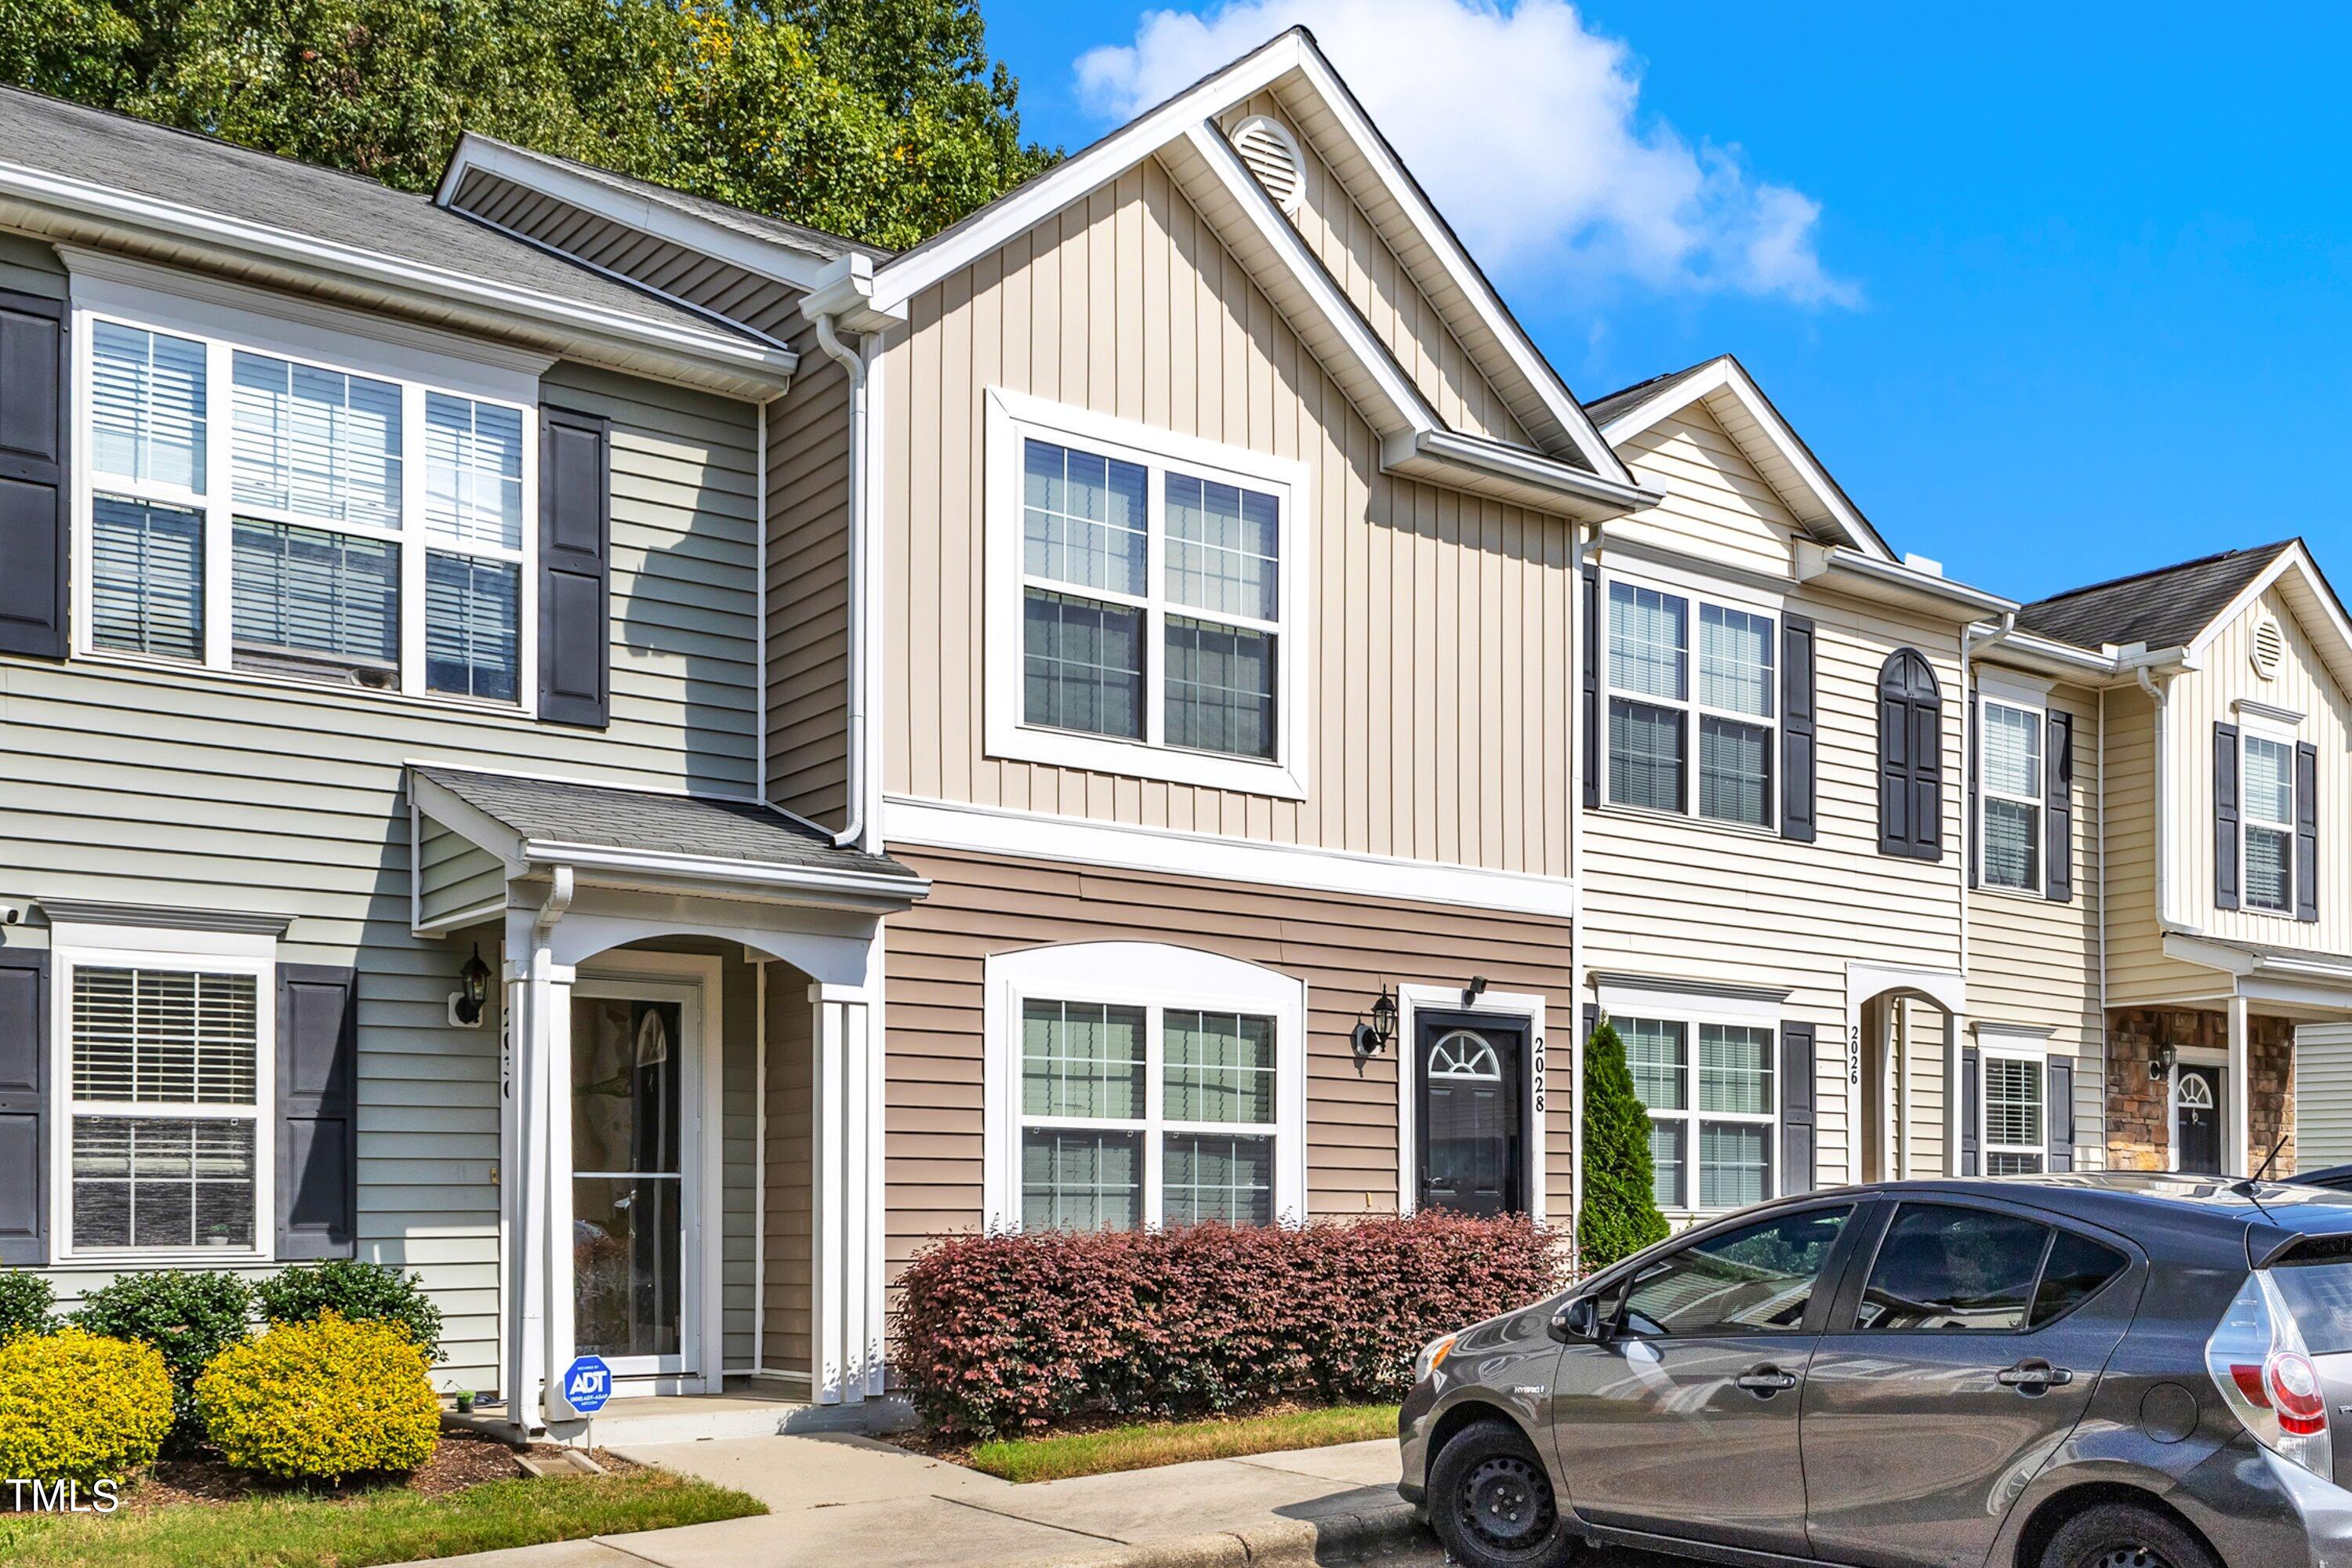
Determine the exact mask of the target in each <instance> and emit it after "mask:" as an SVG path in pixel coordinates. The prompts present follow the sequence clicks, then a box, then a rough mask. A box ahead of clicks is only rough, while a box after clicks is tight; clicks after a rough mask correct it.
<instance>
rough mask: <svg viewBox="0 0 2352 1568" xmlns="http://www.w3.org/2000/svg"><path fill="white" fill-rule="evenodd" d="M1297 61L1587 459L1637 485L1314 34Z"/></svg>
mask: <svg viewBox="0 0 2352 1568" xmlns="http://www.w3.org/2000/svg"><path fill="white" fill-rule="evenodd" d="M1298 64H1299V68H1300V73H1301V75H1303V76H1304V77H1305V79H1306V80H1307V83H1308V85H1310V86H1311V87H1312V88H1313V89H1314V90H1315V91H1316V92H1317V93H1318V95H1319V96H1320V97H1321V99H1322V100H1323V101H1324V104H1325V106H1326V107H1327V108H1328V110H1330V113H1331V117H1332V119H1333V120H1334V121H1336V122H1337V123H1338V124H1339V128H1340V129H1341V130H1342V131H1344V132H1346V133H1347V135H1348V139H1349V141H1350V142H1353V143H1354V144H1355V148H1356V151H1357V153H1358V154H1359V155H1360V156H1361V157H1362V158H1363V160H1364V162H1365V163H1368V164H1370V166H1371V168H1372V171H1373V172H1374V173H1375V174H1378V175H1379V176H1380V179H1381V184H1382V185H1383V186H1385V187H1386V188H1387V190H1388V193H1389V195H1390V196H1391V198H1392V199H1393V200H1394V201H1395V202H1396V204H1397V206H1398V209H1399V210H1400V211H1402V213H1403V214H1404V215H1405V216H1406V218H1407V219H1408V220H1409V221H1410V222H1411V223H1412V227H1413V231H1414V233H1415V235H1416V236H1417V237H1419V238H1420V240H1421V242H1422V243H1423V245H1425V246H1427V247H1429V253H1430V255H1431V256H1433V257H1434V258H1436V260H1437V263H1438V265H1439V266H1440V267H1441V268H1443V269H1444V275H1445V277H1446V279H1448V280H1449V281H1450V282H1452V283H1453V285H1454V287H1455V288H1456V289H1460V290H1461V291H1462V295H1463V297H1464V298H1465V299H1466V300H1469V301H1470V304H1471V306H1472V308H1473V309H1474V310H1475V311H1476V313H1477V315H1478V317H1479V319H1480V320H1481V321H1483V322H1484V323H1485V325H1486V329H1487V330H1488V331H1491V332H1493V333H1494V335H1495V341H1496V342H1497V343H1498V344H1500V345H1501V347H1502V350H1503V353H1504V354H1505V356H1506V357H1507V361H1508V363H1509V364H1510V366H1511V368H1512V369H1513V371H1515V372H1516V373H1517V375H1518V376H1519V377H1520V378H1521V379H1522V380H1523V381H1525V382H1526V383H1527V384H1528V387H1529V389H1530V390H1532V391H1533V393H1534V394H1535V395H1536V397H1537V398H1538V400H1539V401H1540V402H1541V403H1542V405H1543V406H1544V408H1545V410H1546V411H1547V412H1549V414H1550V415H1551V416H1552V417H1553V418H1554V419H1556V420H1558V421H1559V425H1560V427H1561V428H1562V429H1563V430H1564V431H1565V432H1566V433H1567V434H1568V436H1569V437H1570V439H1571V440H1572V441H1574V442H1575V443H1576V447H1577V450H1579V451H1580V452H1582V453H1583V454H1584V457H1585V460H1586V461H1587V462H1589V463H1591V465H1592V468H1593V471H1594V472H1595V473H1596V474H1598V475H1600V476H1601V478H1602V479H1604V480H1606V479H1614V480H1616V481H1617V482H1619V483H1621V484H1623V485H1626V486H1628V487H1631V486H1632V485H1633V475H1632V474H1630V473H1628V472H1627V471H1626V469H1625V465H1624V463H1623V462H1622V460H1621V459H1620V458H1618V456H1617V454H1616V452H1615V451H1614V450H1613V449H1612V447H1611V446H1610V444H1609V442H1608V440H1607V439H1606V438H1605V437H1603V436H1602V434H1601V431H1600V430H1598V429H1596V428H1595V427H1594V426H1593V423H1592V420H1591V416H1589V415H1587V414H1586V413H1585V412H1584V407H1583V405H1581V404H1580V403H1578V402H1577V400H1576V397H1575V395H1574V394H1572V393H1571V392H1570V391H1569V389H1568V387H1567V386H1566V385H1565V384H1563V383H1562V382H1561V381H1560V379H1559V374H1558V373H1557V372H1556V371H1554V370H1553V369H1552V366H1551V362H1550V361H1549V360H1547V359H1545V358H1544V356H1543V354H1542V353H1541V351H1539V350H1538V349H1537V347H1536V346H1535V343H1534V342H1533V341H1532V340H1531V339H1529V338H1528V335H1527V332H1526V331H1525V329H1523V328H1522V327H1520V325H1519V323H1518V321H1517V318H1516V317H1514V316H1513V315H1512V314H1511V312H1510V310H1509V309H1508V308H1507V306H1505V305H1504V303H1503V301H1502V298H1501V296H1499V295H1497V294H1496V292H1495V289H1494V286H1493V285H1492V284H1491V283H1489V282H1488V281H1487V280H1486V274H1485V273H1484V272H1482V271H1481V270H1479V268H1478V265H1477V263H1476V262H1475V261H1474V260H1473V259H1472V258H1471V257H1470V254H1469V252H1468V251H1467V250H1466V249H1465V248H1464V247H1463V245H1462V242H1461V241H1460V240H1459V239H1458V238H1456V237H1455V236H1454V231H1453V230H1452V228H1450V227H1449V226H1447V225H1446V223H1445V221H1444V219H1443V218H1442V217H1440V216H1438V214H1437V210H1436V209H1435V208H1434V207H1433V206H1432V205H1430V203H1429V200H1428V197H1427V196H1426V195H1425V194H1424V193H1423V191H1422V189H1421V186H1420V184H1419V183H1418V182H1416V181H1415V180H1414V179H1413V177H1412V174H1410V173H1409V172H1408V171H1407V170H1406V169H1405V167H1404V165H1403V164H1402V163H1401V162H1400V161H1399V160H1398V158H1397V156H1396V153H1395V151H1394V149H1392V148H1391V147H1390V146H1389V144H1388V141H1387V139H1386V138H1385V137H1383V136H1382V135H1381V133H1380V131H1379V129H1378V128H1377V127H1376V126H1374V125H1373V124H1372V122H1371V120H1370V116H1368V115H1366V114H1365V112H1364V110H1363V106H1362V105H1361V104H1360V103H1358V102H1357V101H1356V95H1355V94H1354V93H1353V92H1351V91H1349V89H1348V86H1347V84H1346V82H1344V81H1342V80H1341V79H1340V78H1339V72H1338V71H1336V70H1334V69H1333V68H1332V67H1331V62H1330V61H1329V60H1328V59H1326V58H1323V51H1322V50H1321V49H1319V48H1318V47H1316V46H1315V44H1314V41H1313V40H1312V39H1307V40H1304V47H1301V49H1300V50H1299V60H1298Z"/></svg>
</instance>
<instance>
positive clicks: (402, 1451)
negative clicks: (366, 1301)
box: [196, 1310, 441, 1482]
mask: <svg viewBox="0 0 2352 1568" xmlns="http://www.w3.org/2000/svg"><path fill="white" fill-rule="evenodd" d="M196 1409H197V1412H198V1413H199V1414H200V1415H202V1417H203V1419H204V1426H205V1436H208V1437H210V1438H211V1439H212V1442H213V1447H215V1448H218V1449H219V1450H220V1454H221V1458H224V1459H226V1460H227V1461H228V1462H229V1463H230V1464H232V1465H236V1466H238V1467H240V1468H244V1469H248V1470H255V1471H258V1472H259V1473H260V1474H262V1475H265V1476H274V1477H277V1478H278V1479H281V1480H323V1481H334V1482H340V1481H341V1480H342V1479H343V1478H344V1477H346V1476H356V1475H364V1474H367V1473H369V1472H372V1471H388V1470H391V1471H397V1470H413V1469H415V1468H416V1467H417V1466H419V1465H421V1464H423V1463H425V1460H427V1459H429V1458H432V1457H433V1448H434V1445H435V1444H436V1443H437V1442H438V1441H439V1440H440V1436H439V1435H440V1430H441V1404H440V1401H439V1400H437V1399H436V1398H434V1396H433V1384H432V1380H431V1378H430V1377H429V1376H428V1375H427V1373H426V1372H425V1352H423V1351H421V1350H419V1349H418V1348H417V1347H416V1344H415V1342H414V1341H413V1340H411V1339H410V1338H409V1337H408V1331H406V1330H405V1329H403V1328H401V1327H400V1326H399V1325H397V1324H394V1323H349V1322H345V1321H343V1319H342V1317H341V1314H340V1313H337V1312H335V1311H333V1310H327V1311H324V1312H321V1313H320V1315H319V1316H318V1317H317V1318H314V1319H312V1320H311V1321H309V1322H307V1323H278V1324H276V1325H275V1326H273V1327H272V1328H270V1329H269V1330H268V1331H267V1332H266V1333H264V1334H262V1336H261V1337H260V1338H258V1339H254V1340H247V1341H246V1342H244V1343H243V1344H238V1345H232V1346H231V1347H230V1348H229V1349H228V1350H226V1351H225V1352H222V1353H221V1356H220V1358H219V1359H218V1360H216V1361H215V1362H214V1363H212V1365H211V1366H209V1367H207V1368H205V1374H204V1375H203V1376H202V1377H200V1378H198V1379H197V1380H196Z"/></svg>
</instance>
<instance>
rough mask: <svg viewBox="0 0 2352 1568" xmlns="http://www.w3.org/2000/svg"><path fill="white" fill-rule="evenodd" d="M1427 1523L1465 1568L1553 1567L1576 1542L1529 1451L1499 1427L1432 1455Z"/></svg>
mask: <svg viewBox="0 0 2352 1568" xmlns="http://www.w3.org/2000/svg"><path fill="white" fill-rule="evenodd" d="M1429 1521H1430V1523H1431V1525H1432V1526H1433V1528H1434V1529H1435V1530H1436V1531H1437V1539H1438V1540H1439V1541H1440V1542H1443V1543H1444V1547H1445V1550H1446V1552H1447V1554H1448V1555H1449V1556H1451V1557H1452V1558H1453V1559H1454V1562H1456V1563H1462V1564H1464V1565H1465V1568H1560V1565H1561V1564H1563V1563H1567V1562H1569V1560H1570V1558H1572V1557H1573V1556H1574V1555H1575V1554H1576V1546H1577V1542H1576V1538H1575V1537H1574V1536H1573V1535H1571V1534H1570V1533H1569V1529H1568V1521H1567V1520H1566V1519H1565V1518H1563V1517H1562V1516H1561V1513H1560V1510H1559V1500H1558V1499H1557V1498H1555V1497H1554V1496H1553V1494H1552V1489H1551V1477H1550V1476H1549V1474H1547V1473H1546V1472H1545V1470H1544V1465H1543V1460H1542V1459H1541V1458H1538V1457H1537V1454H1536V1451H1535V1448H1534V1447H1532V1446H1531V1445H1530V1444H1529V1443H1528V1440H1527V1439H1526V1438H1525V1437H1523V1436H1520V1435H1519V1430H1518V1428H1517V1427H1516V1426H1512V1425H1510V1424H1509V1423H1508V1422H1506V1421H1481V1422H1479V1423H1478V1424H1477V1425H1475V1426H1466V1427H1465V1428H1463V1430H1462V1431H1460V1432H1459V1433H1457V1434H1455V1435H1454V1440H1453V1441H1452V1442H1450V1443H1448V1444H1446V1445H1445V1447H1443V1448H1441V1449H1439V1450H1438V1454H1437V1462H1436V1463H1435V1464H1434V1465H1433V1466H1431V1467H1430V1471H1429Z"/></svg>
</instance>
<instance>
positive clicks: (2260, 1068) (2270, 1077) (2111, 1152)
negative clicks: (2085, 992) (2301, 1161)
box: [2107, 1007, 2294, 1171]
mask: <svg viewBox="0 0 2352 1568" xmlns="http://www.w3.org/2000/svg"><path fill="white" fill-rule="evenodd" d="M2253 1026H2254V1039H2253V1048H2252V1052H2251V1053H2250V1054H2249V1056H2248V1058H2247V1062H2246V1070H2247V1073H2248V1076H2249V1077H2250V1078H2251V1079H2252V1089H2253V1102H2252V1106H2251V1107H2250V1114H2249V1116H2248V1128H2247V1132H2248V1136H2249V1137H2250V1138H2251V1139H2252V1143H2253V1162H2252V1163H2256V1164H2260V1163H2262V1160H2263V1156H2264V1155H2266V1154H2268V1153H2269V1152H2271V1146H2272V1145H2273V1143H2275V1142H2278V1140H2279V1139H2280V1137H2281V1136H2284V1137H2285V1138H2286V1140H2287V1142H2286V1146H2285V1147H2284V1148H2283V1149H2281V1150H2280V1151H2279V1156H2278V1158H2277V1159H2276V1160H2274V1161H2273V1162H2272V1168H2273V1170H2279V1171H2292V1170H2294V1025H2293V1024H2292V1023H2290V1022H2288V1021H2287V1020H2286V1019H2284V1018H2269V1017H2264V1016H2262V1015H2260V1014H2256V1015H2254V1017H2253ZM2229 1045H2230V1018H2229V1015H2228V1014H2226V1013H2216V1012H2210V1011H2206V1010H2204V1009H2200V1008H2195V1007H2126V1008H2117V1009H2116V1011H2114V1012H2111V1013H2109V1014H2108V1015H2107V1166H2108V1168H2109V1169H2110V1170H2116V1171H2163V1170H2168V1169H2170V1168H2171V1165H2172V1118H2171V1114H2170V1111H2171V1108H2170V1107H2169V1106H2168V1104H2167V1103H2166V1100H2165V1095H2166V1092H2167V1089H2166V1085H2165V1084H2164V1083H2163V1082H2161V1081H2160V1080H2158V1079H2151V1078H2149V1077H2148V1076H2147V1064H2148V1059H2149V1058H2151V1057H2153V1056H2154V1055H2155V1054H2156V1050H2157V1047H2159V1046H2171V1047H2174V1048H2175V1049H2179V1048H2180V1047H2204V1048H2206V1049H2209V1050H2216V1051H2219V1050H2226V1049H2228V1048H2229Z"/></svg>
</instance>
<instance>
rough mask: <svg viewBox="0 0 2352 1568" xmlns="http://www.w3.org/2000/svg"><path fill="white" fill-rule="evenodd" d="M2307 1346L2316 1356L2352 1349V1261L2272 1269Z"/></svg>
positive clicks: (2297, 1264)
mask: <svg viewBox="0 0 2352 1568" xmlns="http://www.w3.org/2000/svg"><path fill="white" fill-rule="evenodd" d="M2271 1279H2273V1280H2274V1281H2276V1282H2277V1285H2278V1288H2279V1294H2280V1295H2282V1296H2284V1297H2285V1298H2286V1306H2287V1310H2288V1311H2290V1312H2293V1313H2294V1326H2295V1327H2296V1328H2297V1329H2299V1330H2301V1331H2303V1343H2304V1348H2305V1350H2308V1351H2309V1352H2311V1353H2312V1354H2314V1355H2334V1354H2336V1352H2339V1351H2347V1350H2352V1263H2345V1262H2338V1261H2335V1260H2329V1261H2326V1262H2321V1263H2294V1264H2285V1265H2282V1266H2281V1267H2279V1268H2273V1269H2272V1270H2271Z"/></svg>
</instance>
